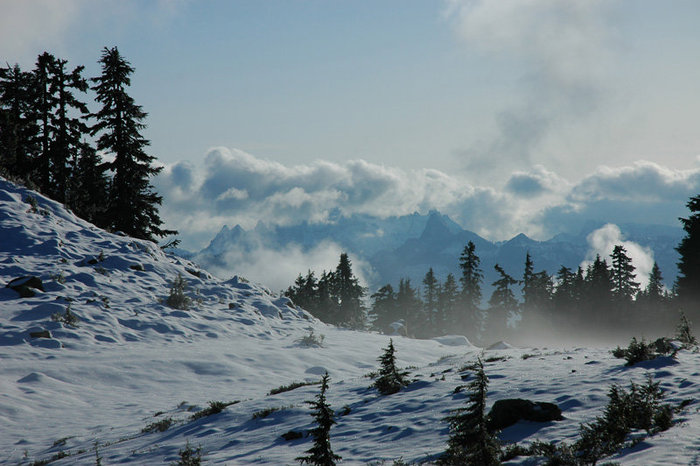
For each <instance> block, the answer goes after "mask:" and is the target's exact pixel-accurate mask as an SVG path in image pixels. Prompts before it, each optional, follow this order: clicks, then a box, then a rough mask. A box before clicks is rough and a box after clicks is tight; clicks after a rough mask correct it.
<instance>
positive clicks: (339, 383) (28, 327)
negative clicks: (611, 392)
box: [0, 179, 700, 465]
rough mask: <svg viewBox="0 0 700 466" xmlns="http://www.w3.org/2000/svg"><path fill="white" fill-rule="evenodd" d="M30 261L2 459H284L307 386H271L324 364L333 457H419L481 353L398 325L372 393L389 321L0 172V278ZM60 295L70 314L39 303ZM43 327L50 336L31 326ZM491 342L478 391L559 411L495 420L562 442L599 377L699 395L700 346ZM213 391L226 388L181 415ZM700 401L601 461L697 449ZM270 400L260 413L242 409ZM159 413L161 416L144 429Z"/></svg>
mask: <svg viewBox="0 0 700 466" xmlns="http://www.w3.org/2000/svg"><path fill="white" fill-rule="evenodd" d="M28 196H32V197H34V198H35V199H36V208H33V207H32V206H31V205H30V204H29V203H27V202H26V201H27V198H28ZM280 260H283V258H280ZM178 274H180V275H182V276H183V277H186V279H187V281H188V289H187V293H188V294H189V296H190V298H191V299H192V305H191V307H190V308H189V309H187V310H177V309H172V308H170V307H168V306H166V305H165V304H164V301H165V299H166V298H167V296H168V293H169V289H170V286H171V283H172V281H173V280H174V278H175V277H177V276H178ZM27 275H35V276H38V277H40V278H41V279H42V281H43V284H44V291H43V292H41V291H37V293H36V296H34V297H30V298H20V297H19V295H18V294H17V293H16V292H15V291H13V290H10V289H8V288H0V419H2V422H1V423H0V424H1V427H0V463H1V464H32V463H33V462H35V461H40V460H46V459H50V458H52V457H53V458H58V457H59V456H61V455H64V454H67V455H70V456H67V457H65V458H62V459H56V461H53V462H52V463H51V464H57V465H58V464H62V465H74V464H85V465H93V464H95V463H96V454H95V448H96V447H97V451H98V452H99V455H100V457H101V458H102V460H101V462H102V464H105V465H109V464H118V463H129V464H143V465H152V464H170V463H172V462H175V461H177V460H178V459H179V455H178V451H179V450H180V449H182V448H184V447H185V445H186V443H187V442H189V443H190V444H191V445H192V446H193V447H197V446H201V448H202V453H203V459H204V460H205V464H229V465H235V464H272V465H281V464H295V463H296V462H295V461H294V458H295V457H297V456H300V455H302V454H303V453H304V451H305V450H306V449H308V448H309V447H310V446H311V439H310V438H306V437H302V438H300V439H296V440H291V441H287V440H284V439H282V438H281V435H282V434H283V433H286V432H288V431H291V430H295V431H300V432H305V431H307V430H308V429H310V428H311V427H312V424H311V421H312V418H311V416H310V411H309V409H308V407H307V405H306V404H305V403H304V401H306V400H311V399H313V397H314V396H315V395H316V393H317V391H318V387H317V386H315V385H309V386H302V387H300V388H297V389H295V390H291V391H286V392H283V393H279V394H276V395H267V393H268V392H269V391H270V390H272V389H275V388H277V387H280V386H282V385H288V384H290V383H292V382H313V381H316V380H318V379H319V378H320V376H321V375H322V374H323V373H324V372H325V371H328V373H329V374H330V377H331V386H330V389H329V392H328V393H327V397H328V401H329V403H330V404H331V406H332V407H333V408H334V409H335V410H336V412H337V413H338V418H337V420H338V424H337V425H336V426H334V427H333V429H332V431H331V441H332V445H333V449H334V451H335V452H336V453H337V454H340V455H341V456H342V457H343V463H344V464H368V463H373V462H375V463H376V462H381V461H386V462H388V464H391V462H392V461H394V460H396V459H399V458H403V460H404V461H406V462H413V461H416V462H421V461H430V460H431V459H434V458H436V456H437V455H439V454H440V453H441V452H442V451H443V450H444V448H445V442H446V440H447V436H448V432H447V424H446V423H445V422H444V418H445V416H446V415H448V414H449V412H450V410H452V409H455V408H458V407H461V406H463V405H464V400H465V395H464V393H463V392H458V393H455V389H456V388H457V387H459V386H461V385H464V384H465V383H467V382H468V380H469V379H470V372H469V371H468V370H464V366H465V365H467V364H469V363H470V362H472V361H473V360H474V359H475V358H476V357H477V356H478V355H479V354H480V353H481V351H482V350H481V349H479V348H475V347H473V346H471V345H470V344H469V343H468V342H467V341H466V340H465V339H463V338H456V337H448V338H441V339H436V340H430V341H422V340H410V339H405V338H402V337H394V344H395V347H396V350H397V357H398V360H399V364H400V365H401V366H404V367H406V366H409V367H410V372H411V377H412V378H413V379H414V382H413V383H412V384H411V385H410V386H409V387H408V388H406V389H405V390H403V391H401V392H399V393H397V394H394V395H390V396H388V397H382V396H379V395H378V394H377V392H376V391H375V390H374V389H371V388H369V386H370V385H371V383H372V381H371V379H370V378H368V377H367V374H368V373H369V372H371V371H373V370H375V369H376V367H377V361H376V359H377V357H378V356H379V355H380V354H381V352H382V349H383V348H385V347H386V346H387V344H388V341H389V337H387V336H383V335H377V334H372V333H360V332H354V331H350V330H344V329H338V328H334V327H329V326H326V325H324V324H322V323H320V322H318V321H317V320H315V319H313V318H312V317H311V316H310V315H309V314H308V313H306V312H305V311H303V310H301V309H298V308H295V307H294V306H293V304H292V303H291V302H289V300H287V299H286V298H280V297H278V296H275V295H273V294H271V293H270V292H269V291H268V290H266V289H265V288H264V287H262V286H258V285H255V284H250V283H247V282H246V281H245V280H244V279H242V278H237V277H234V278H233V279H231V280H228V281H224V280H221V279H218V278H216V277H213V276H211V275H210V274H208V273H207V272H206V271H203V270H200V269H199V268H198V267H197V266H196V265H195V264H194V263H191V262H189V261H186V260H183V259H181V258H177V257H173V256H168V255H165V254H164V253H163V252H162V251H160V250H159V249H158V248H157V247H156V246H155V245H153V244H151V243H149V242H144V241H139V240H134V239H132V238H127V237H123V236H119V235H114V234H110V233H106V232H104V231H101V230H99V229H97V228H95V227H94V226H92V225H90V224H88V223H85V222H83V221H81V220H79V219H77V218H75V217H74V216H73V215H72V214H70V213H69V212H66V211H65V210H64V209H63V207H62V206H60V205H59V204H56V203H54V202H53V201H50V200H48V199H46V198H43V197H42V196H40V195H37V194H35V193H32V192H30V191H27V190H25V189H23V188H19V187H17V186H15V185H13V184H11V183H8V182H6V181H5V180H3V179H0V284H2V285H4V284H6V283H8V282H10V281H11V280H13V279H15V278H18V277H21V276H27ZM69 305H70V310H71V312H72V313H73V314H75V315H76V316H77V317H78V318H79V319H80V320H79V322H78V325H77V327H71V326H69V325H67V324H64V323H59V322H55V321H53V320H52V318H51V316H52V315H54V314H65V312H66V309H67V308H68V306H69ZM40 330H49V331H50V332H51V338H32V337H30V332H36V331H40ZM311 330H313V331H314V333H315V335H323V336H324V337H325V338H324V341H323V345H322V346H304V345H302V344H301V343H300V340H301V339H302V338H303V337H304V336H307V335H309V332H310V331H311ZM620 343H621V344H626V342H620ZM500 348H504V349H492V350H486V351H485V353H484V357H485V358H486V360H487V361H490V362H487V364H486V372H487V375H488V376H489V377H490V380H491V384H490V391H489V402H490V403H493V402H494V401H495V400H498V399H502V398H511V397H524V398H529V399H532V400H533V401H551V402H556V403H558V404H559V406H560V407H561V408H562V410H563V413H564V416H565V418H566V419H565V420H563V421H560V422H554V423H546V424H537V423H528V422H520V423H518V424H516V425H515V426H513V427H510V428H508V429H506V430H505V431H503V432H502V434H501V437H502V439H503V440H505V441H520V442H523V443H527V442H530V441H533V440H535V439H539V440H544V441H560V440H573V439H574V438H575V437H576V435H577V433H578V427H579V424H580V423H582V422H591V421H593V419H594V418H595V417H596V416H598V415H600V414H601V412H602V409H603V407H604V406H605V404H606V401H607V398H606V393H607V391H608V387H609V385H610V384H611V383H620V384H623V385H626V384H627V383H628V381H629V380H636V381H640V382H641V381H642V380H643V378H644V376H645V374H646V373H647V372H649V373H651V374H652V375H654V377H655V378H656V379H657V380H660V381H661V383H662V387H663V388H664V389H665V390H666V392H667V398H668V400H667V401H669V402H672V403H676V404H677V403H680V402H681V401H682V400H685V399H689V398H694V397H696V396H698V388H699V387H700V385H699V384H700V357H699V356H698V354H696V353H692V352H685V351H682V352H680V353H679V355H678V357H677V359H676V360H669V359H664V360H661V361H654V362H652V363H647V364H646V365H639V366H635V367H633V368H626V367H624V366H623V364H622V361H620V360H617V359H614V358H613V357H612V356H611V355H610V353H609V351H607V350H605V349H587V348H569V349H545V348H540V349H533V348H530V349H522V348H512V347H509V346H508V345H501V346H500ZM209 401H223V402H227V403H228V402H234V401H236V402H237V403H235V404H231V405H230V406H228V407H227V408H226V409H224V410H223V411H222V412H221V413H218V414H214V415H211V416H206V417H202V418H200V419H197V420H191V416H192V414H193V413H194V412H197V411H198V410H200V409H202V408H206V407H207V406H208V402H209ZM697 406H698V405H697V404H696V403H693V404H691V405H690V406H688V407H687V408H686V409H685V410H684V411H683V412H682V413H681V415H680V422H678V423H677V424H676V425H675V426H674V427H673V428H672V429H671V430H669V431H667V432H664V433H661V434H659V435H658V436H655V437H653V438H650V439H647V440H645V441H643V442H641V443H639V444H638V445H636V446H635V447H634V448H633V449H631V450H627V451H623V452H622V454H621V455H620V457H619V458H613V459H614V460H615V461H619V462H620V463H622V464H639V465H642V464H644V465H649V464H664V465H669V464H698V463H700V453H699V452H700V415H699V414H698V408H697ZM264 410H268V411H269V412H271V413H270V414H269V415H268V416H266V417H262V416H260V415H259V416H258V417H255V418H254V414H256V413H259V414H261V413H263V412H264ZM168 418H171V419H172V421H173V424H172V425H171V426H170V427H169V428H168V429H167V430H165V431H163V432H158V431H154V432H142V430H143V429H144V428H145V427H147V426H148V425H150V424H152V423H154V422H157V421H161V420H163V419H168ZM61 452H62V453H61ZM528 461H529V460H527V459H523V458H517V459H515V460H513V461H512V462H511V463H512V464H532V463H529V462H528Z"/></svg>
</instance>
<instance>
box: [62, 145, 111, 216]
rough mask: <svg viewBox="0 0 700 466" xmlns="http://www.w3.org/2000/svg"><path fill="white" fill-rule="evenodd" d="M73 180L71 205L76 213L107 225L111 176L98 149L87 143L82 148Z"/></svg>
mask: <svg viewBox="0 0 700 466" xmlns="http://www.w3.org/2000/svg"><path fill="white" fill-rule="evenodd" d="M73 180H74V183H73V189H72V191H73V193H72V195H71V207H72V208H73V211H74V212H75V214H76V215H78V216H79V217H80V218H83V219H85V220H87V221H88V222H92V223H94V224H95V225H97V226H99V227H105V226H106V225H107V224H108V222H107V219H106V218H105V211H106V206H107V203H108V186H109V177H108V176H107V173H106V164H105V163H103V162H102V159H101V157H100V156H99V155H98V154H97V151H95V149H94V148H93V147H91V146H89V145H87V144H83V145H82V147H81V148H80V155H79V156H78V163H77V165H76V167H75V172H74V174H73Z"/></svg>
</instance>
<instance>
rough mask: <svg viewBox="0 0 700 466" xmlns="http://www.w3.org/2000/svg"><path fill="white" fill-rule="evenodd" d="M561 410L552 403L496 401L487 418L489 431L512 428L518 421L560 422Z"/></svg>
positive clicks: (517, 400)
mask: <svg viewBox="0 0 700 466" xmlns="http://www.w3.org/2000/svg"><path fill="white" fill-rule="evenodd" d="M562 419H564V417H563V416H562V415H561V409H559V406H557V405H556V404H554V403H545V402H533V401H530V400H523V399H520V398H513V399H506V400H498V401H496V402H495V403H494V404H493V407H492V408H491V412H489V416H488V427H489V430H492V431H496V430H501V429H504V428H506V427H508V426H512V425H513V424H515V423H516V422H518V421H521V420H524V421H533V422H551V421H561V420H562Z"/></svg>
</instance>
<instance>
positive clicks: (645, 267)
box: [581, 223, 654, 288]
mask: <svg viewBox="0 0 700 466" xmlns="http://www.w3.org/2000/svg"><path fill="white" fill-rule="evenodd" d="M587 239H588V244H589V246H590V249H589V250H588V253H587V254H586V259H585V260H584V261H583V262H582V263H581V267H582V268H583V269H584V270H585V269H586V267H588V266H589V265H590V264H592V263H593V261H594V260H595V258H596V256H597V255H599V256H600V257H601V258H602V259H605V261H606V262H607V263H608V265H611V258H610V255H611V254H612V252H613V249H614V248H615V246H618V245H619V246H622V247H624V248H625V251H626V254H627V256H628V257H629V258H630V259H632V265H633V266H634V267H635V269H636V270H635V274H636V278H635V280H636V281H637V282H638V283H640V285H641V287H642V288H644V287H645V286H646V285H647V283H649V274H650V273H651V269H652V268H653V266H654V251H652V250H651V249H649V248H648V247H644V246H642V245H640V244H637V243H635V242H633V241H626V240H625V239H624V237H623V236H622V232H621V231H620V227H618V226H617V225H613V224H612V223H608V224H607V225H604V226H603V227H601V228H599V229H597V230H595V231H593V232H592V233H591V234H589V235H588V238H587Z"/></svg>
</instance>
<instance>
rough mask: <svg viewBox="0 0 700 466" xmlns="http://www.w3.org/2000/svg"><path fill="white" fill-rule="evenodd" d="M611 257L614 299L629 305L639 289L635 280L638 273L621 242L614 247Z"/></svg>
mask: <svg viewBox="0 0 700 466" xmlns="http://www.w3.org/2000/svg"><path fill="white" fill-rule="evenodd" d="M610 257H611V259H612V267H611V268H610V277H611V280H612V285H613V286H612V296H613V299H614V300H615V301H616V302H617V303H618V304H621V305H629V304H630V303H631V302H632V300H633V298H634V297H635V295H636V294H637V292H638V291H639V283H638V282H635V281H634V278H635V277H636V275H635V273H634V270H635V267H634V266H633V265H632V259H631V258H630V257H629V256H628V255H627V250H626V249H625V248H624V246H622V245H619V244H618V245H616V246H615V247H614V248H613V252H612V254H611V255H610Z"/></svg>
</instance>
